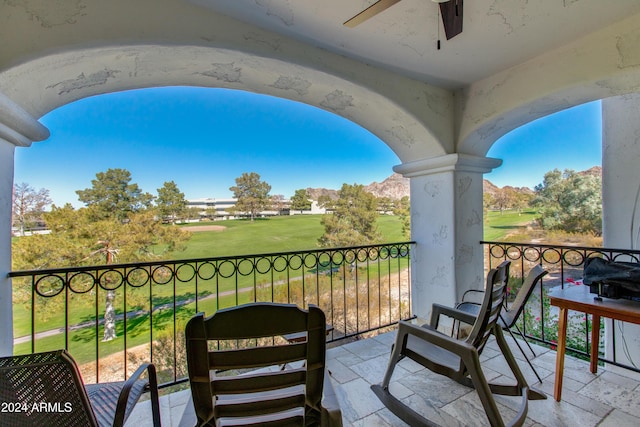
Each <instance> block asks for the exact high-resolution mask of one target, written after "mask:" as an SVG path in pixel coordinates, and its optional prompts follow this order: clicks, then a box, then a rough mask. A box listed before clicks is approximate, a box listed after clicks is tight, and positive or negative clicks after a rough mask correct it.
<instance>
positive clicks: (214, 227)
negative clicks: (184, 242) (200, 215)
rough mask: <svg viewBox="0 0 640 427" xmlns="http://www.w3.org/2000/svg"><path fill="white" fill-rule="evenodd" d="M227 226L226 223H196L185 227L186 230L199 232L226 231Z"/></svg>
mask: <svg viewBox="0 0 640 427" xmlns="http://www.w3.org/2000/svg"><path fill="white" fill-rule="evenodd" d="M226 229H227V227H225V226H224V225H194V226H192V227H184V230H188V231H193V232H196V233H197V232H198V231H224V230H226Z"/></svg>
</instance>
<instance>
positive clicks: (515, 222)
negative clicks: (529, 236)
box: [484, 210, 538, 241]
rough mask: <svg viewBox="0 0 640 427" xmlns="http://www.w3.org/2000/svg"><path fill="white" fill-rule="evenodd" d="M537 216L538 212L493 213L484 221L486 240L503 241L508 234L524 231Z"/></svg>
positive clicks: (510, 211)
mask: <svg viewBox="0 0 640 427" xmlns="http://www.w3.org/2000/svg"><path fill="white" fill-rule="evenodd" d="M537 215H538V214H537V212H536V211H523V212H520V213H519V212H516V211H512V210H509V211H504V212H502V213H500V212H498V211H491V212H489V213H488V214H487V216H486V218H485V220H484V240H489V241H496V240H502V239H504V238H505V237H506V236H507V235H508V234H511V233H517V232H518V231H521V230H524V228H525V227H526V226H527V225H528V224H530V223H531V221H533V220H534V219H535V218H536V217H537Z"/></svg>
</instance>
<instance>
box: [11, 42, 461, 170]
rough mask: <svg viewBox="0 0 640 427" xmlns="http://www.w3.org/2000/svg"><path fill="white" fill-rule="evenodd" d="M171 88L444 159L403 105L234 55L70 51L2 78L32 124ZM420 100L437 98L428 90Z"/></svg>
mask: <svg viewBox="0 0 640 427" xmlns="http://www.w3.org/2000/svg"><path fill="white" fill-rule="evenodd" d="M172 85H185V86H200V87H216V88H228V89H238V90H245V91H251V92H255V93H260V94H266V95H272V96H276V97H280V98H285V99H290V100H294V101H298V102H303V103H306V104H309V105H313V106H316V107H318V108H322V109H324V110H327V111H330V112H332V113H335V114H337V115H340V116H342V117H344V118H346V119H348V120H350V121H353V122H355V123H357V124H359V125H361V126H362V127H364V128H366V129H368V130H369V131H371V132H372V133H373V134H375V135H377V136H378V137H379V138H380V139H381V140H382V141H384V142H385V143H386V144H387V145H388V146H389V147H390V148H391V149H392V150H393V151H394V152H395V153H396V155H397V156H398V157H399V158H400V159H401V161H403V162H404V161H407V160H410V159H415V158H421V157H430V156H434V155H441V154H444V153H445V150H444V148H443V147H442V144H441V139H442V138H441V136H439V135H437V133H434V132H433V131H432V130H431V129H429V128H428V127H427V125H425V123H424V122H423V121H422V120H421V119H419V118H417V117H416V116H415V115H414V114H413V112H412V111H410V110H409V109H408V108H406V106H404V105H401V104H399V103H398V102H396V100H394V99H390V98H389V97H387V96H384V95H382V94H381V93H379V92H376V91H374V90H372V89H371V88H370V87H368V86H367V85H365V84H361V83H359V82H357V81H351V80H347V79H345V78H342V77H339V76H336V75H335V74H332V73H328V72H325V71H322V70H318V69H313V68H309V67H305V66H302V65H298V64H294V63H290V62H286V61H283V60H279V59H275V58H271V57H264V56H257V55H253V54H248V53H245V52H241V51H237V50H230V49H222V48H212V47H203V46H167V45H164V46H161V45H130V46H114V47H109V48H104V47H103V48H98V49H86V50H69V51H66V52H63V53H58V54H54V55H47V56H43V57H40V58H37V59H35V60H32V61H28V62H25V63H23V64H20V65H18V66H15V67H13V68H10V69H8V70H6V71H4V72H2V73H0V93H4V94H5V95H6V96H8V98H10V99H11V100H13V101H14V102H15V103H17V104H18V105H20V106H21V107H22V108H23V109H24V110H26V112H28V113H29V114H31V115H33V116H34V117H35V118H40V117H41V116H42V115H44V114H46V113H47V112H49V111H51V110H53V109H55V108H57V107H59V106H62V105H64V104H67V103H69V102H73V101H75V100H78V99H81V98H85V97H88V96H93V95H98V94H104V93H109V92H116V91H121V90H128V89H138V88H147V87H158V86H172ZM407 89H411V88H407ZM398 90H399V91H402V88H401V87H399V88H398ZM440 95H441V97H442V99H436V100H433V99H432V101H433V102H430V103H429V106H430V108H433V110H432V111H430V116H435V117H436V118H439V119H440V120H439V121H440V123H441V122H442V121H443V120H445V119H446V118H447V117H448V116H450V114H451V112H452V97H451V96H450V95H449V94H448V93H447V92H445V91H442V92H440ZM423 96H425V97H427V96H432V97H433V96H434V95H433V94H430V93H429V91H428V90H424V92H423ZM445 121H446V120H445ZM436 122H437V120H436Z"/></svg>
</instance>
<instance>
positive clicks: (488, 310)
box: [466, 263, 508, 352]
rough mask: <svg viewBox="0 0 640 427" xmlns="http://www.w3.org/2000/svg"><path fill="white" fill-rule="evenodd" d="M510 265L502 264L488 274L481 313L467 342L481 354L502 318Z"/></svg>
mask: <svg viewBox="0 0 640 427" xmlns="http://www.w3.org/2000/svg"><path fill="white" fill-rule="evenodd" d="M506 269H508V264H505V263H502V264H500V266H498V268H494V269H491V270H490V271H489V273H487V285H486V289H485V293H484V298H483V300H482V305H481V306H480V311H479V313H478V317H477V319H476V322H475V323H474V324H473V328H472V329H471V332H470V333H469V336H468V337H467V339H466V341H467V342H468V343H469V344H471V345H473V346H474V347H475V348H476V349H478V352H481V351H482V349H483V348H484V345H485V344H486V342H487V340H488V339H489V336H490V335H491V332H492V331H493V328H494V326H495V325H496V322H497V321H498V319H499V317H500V311H501V310H502V304H503V302H504V298H505V294H506V291H507V281H506V280H505V270H506Z"/></svg>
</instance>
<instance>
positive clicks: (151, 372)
mask: <svg viewBox="0 0 640 427" xmlns="http://www.w3.org/2000/svg"><path fill="white" fill-rule="evenodd" d="M144 371H148V376H149V383H148V385H147V388H149V390H150V391H151V393H152V400H153V399H156V400H157V399H158V378H157V376H156V367H155V365H153V364H152V363H143V364H142V365H140V366H139V367H138V369H136V371H135V372H134V373H133V375H131V376H130V377H129V378H128V379H127V381H125V383H124V385H123V386H122V389H121V390H120V395H119V396H118V403H117V405H116V414H115V418H114V420H113V425H114V426H118V425H120V426H121V425H123V424H124V417H125V414H126V410H127V402H128V401H129V393H131V388H132V387H133V385H134V384H135V382H136V381H138V380H139V379H140V377H141V376H142V374H143V373H144ZM155 417H156V414H155V413H154V418H155ZM157 421H158V422H159V420H157ZM155 425H159V424H156V420H155V419H154V426H155Z"/></svg>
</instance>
